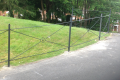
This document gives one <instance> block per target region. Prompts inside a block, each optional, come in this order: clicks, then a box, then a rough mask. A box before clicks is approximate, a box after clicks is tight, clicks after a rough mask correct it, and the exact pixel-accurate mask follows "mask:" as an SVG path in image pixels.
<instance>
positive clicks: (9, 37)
mask: <svg viewBox="0 0 120 80" xmlns="http://www.w3.org/2000/svg"><path fill="white" fill-rule="evenodd" d="M8 67H10V24H8Z"/></svg>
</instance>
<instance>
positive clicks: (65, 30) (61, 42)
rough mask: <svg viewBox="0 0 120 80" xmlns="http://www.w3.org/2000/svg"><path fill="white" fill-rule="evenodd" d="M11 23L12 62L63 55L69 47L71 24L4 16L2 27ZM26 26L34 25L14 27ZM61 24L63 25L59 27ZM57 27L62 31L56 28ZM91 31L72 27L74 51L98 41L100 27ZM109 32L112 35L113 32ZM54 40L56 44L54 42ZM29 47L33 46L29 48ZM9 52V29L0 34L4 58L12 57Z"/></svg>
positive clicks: (14, 64)
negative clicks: (55, 23)
mask: <svg viewBox="0 0 120 80" xmlns="http://www.w3.org/2000/svg"><path fill="white" fill-rule="evenodd" d="M8 24H11V29H12V30H11V45H10V48H11V51H10V53H11V60H12V61H11V65H12V66H18V65H21V64H25V63H29V62H34V61H37V60H41V59H45V58H50V57H53V56H57V55H60V54H62V53H63V52H64V51H67V46H68V38H69V26H63V25H52V24H48V23H44V22H39V21H31V20H24V19H16V18H10V17H0V30H3V29H8ZM42 25H45V26H42ZM46 25H49V26H46ZM33 26H41V27H33ZM22 27H33V28H26V29H14V28H22ZM60 28H62V29H61V30H59V29H60ZM57 30H59V31H58V32H56V31H57ZM87 31H88V30H87V29H85V28H78V27H72V29H71V46H72V47H71V51H73V50H77V49H80V48H83V47H85V46H88V45H91V44H93V43H96V42H97V41H98V36H97V35H99V32H98V31H93V30H90V31H89V32H88V33H86V32H87ZM91 31H92V32H91ZM2 32H4V31H0V33H2ZM55 32H56V33H55ZM20 33H23V34H25V35H23V34H20ZM53 33H55V34H53ZM85 33H86V35H85V36H84V37H83V38H81V39H79V38H80V37H81V36H82V35H84V34H85ZM93 33H95V34H97V35H95V34H93ZM51 34H52V35H51ZM104 34H105V33H102V34H101V35H104ZM26 35H30V36H32V37H30V36H26ZM106 36H109V34H108V35H106ZM106 36H104V37H102V39H104V38H105V37H106ZM33 37H35V38H33ZM95 38H96V39H95ZM39 39H41V40H39ZM78 39H79V40H78ZM92 39H94V40H92ZM77 40H78V41H77ZM89 40H92V41H90V42H88V43H85V44H81V43H83V42H87V41H89ZM40 41H41V42H40ZM76 41H77V42H76ZM39 42H40V43H39ZM50 42H51V43H50ZM53 42H54V43H56V44H53ZM75 42H76V43H75ZM37 43H39V44H37ZM36 44H37V45H36ZM77 44H81V45H77ZM34 45H36V46H34ZM32 46H34V47H32ZM30 47H32V48H30ZM29 48H30V49H29ZM62 48H65V49H63V50H59V49H62ZM27 49H29V50H28V51H26V50H27ZM55 50H59V51H55ZM24 51H26V52H24ZM51 51H54V52H51ZM22 52H24V53H22ZM49 52H51V53H49ZM7 53H8V32H5V33H3V34H0V62H2V61H4V60H7V57H8V55H7ZM21 53H22V54H21ZM43 53H47V54H43ZM20 54H21V55H20ZM40 54H42V55H40ZM18 55H19V56H18ZM32 55H37V56H33V57H28V58H23V59H18V58H22V57H27V56H32ZM16 56H17V57H16ZM13 59H18V60H13ZM4 65H7V62H4V63H0V67H2V66H4Z"/></svg>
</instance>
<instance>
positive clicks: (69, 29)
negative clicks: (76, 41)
mask: <svg viewBox="0 0 120 80" xmlns="http://www.w3.org/2000/svg"><path fill="white" fill-rule="evenodd" d="M72 16H73V7H72V14H71V17H70V27H69V41H68V52H70V41H71V27H72Z"/></svg>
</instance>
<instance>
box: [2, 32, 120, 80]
mask: <svg viewBox="0 0 120 80" xmlns="http://www.w3.org/2000/svg"><path fill="white" fill-rule="evenodd" d="M0 80H120V34H119V33H114V34H113V35H112V36H110V37H108V38H106V39H105V40H102V41H99V42H97V43H95V44H93V45H90V46H87V47H85V48H82V49H79V50H76V51H72V52H69V53H68V52H65V53H63V54H62V55H59V56H56V57H53V58H49V59H44V60H41V61H37V62H34V63H30V64H25V65H21V66H17V67H10V68H7V67H3V68H2V69H1V70H0Z"/></svg>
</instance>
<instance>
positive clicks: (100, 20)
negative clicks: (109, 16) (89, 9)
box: [99, 14, 102, 40]
mask: <svg viewBox="0 0 120 80" xmlns="http://www.w3.org/2000/svg"><path fill="white" fill-rule="evenodd" d="M101 27H102V14H101V17H100V29H99V40H100V37H101Z"/></svg>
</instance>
